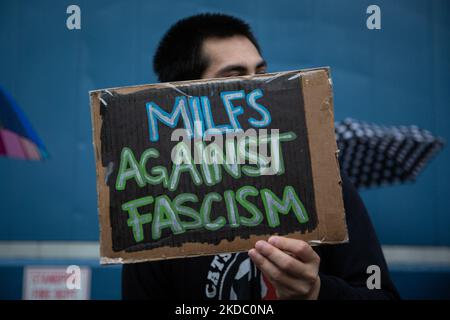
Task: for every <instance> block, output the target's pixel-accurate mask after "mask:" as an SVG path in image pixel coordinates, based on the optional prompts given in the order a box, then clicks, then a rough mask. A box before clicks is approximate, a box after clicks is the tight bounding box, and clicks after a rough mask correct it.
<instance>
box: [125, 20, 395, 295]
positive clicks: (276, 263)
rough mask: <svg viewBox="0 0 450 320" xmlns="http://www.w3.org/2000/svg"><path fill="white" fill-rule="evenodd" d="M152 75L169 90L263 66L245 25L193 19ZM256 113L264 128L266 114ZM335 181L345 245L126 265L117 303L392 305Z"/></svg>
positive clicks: (281, 241)
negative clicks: (246, 301)
mask: <svg viewBox="0 0 450 320" xmlns="http://www.w3.org/2000/svg"><path fill="white" fill-rule="evenodd" d="M154 69H155V72H156V74H157V75H158V77H159V80H160V81H161V82H172V81H182V80H193V79H208V78H222V77H232V76H244V75H254V74H262V73H265V72H266V69H267V63H266V61H265V60H264V59H263V58H262V56H261V49H260V46H259V44H258V42H257V41H256V39H255V37H254V35H253V33H252V32H251V30H250V27H249V26H248V25H247V24H246V23H245V22H243V21H242V20H240V19H237V18H235V17H232V16H228V15H223V14H200V15H196V16H192V17H189V18H186V19H183V20H180V21H179V22H177V23H176V24H175V25H173V26H172V27H171V28H170V29H169V31H168V32H167V33H166V35H165V36H164V37H163V39H162V40H161V42H160V44H159V47H158V49H157V52H156V54H155V57H154ZM250 94H251V95H255V97H253V98H252V99H254V100H251V101H252V102H253V103H254V102H255V101H256V99H257V97H258V95H259V94H261V93H259V92H252V93H250ZM226 99H228V98H227V97H225V98H224V100H223V101H224V103H225V104H226V103H227V100H226ZM254 106H256V107H255V108H256V109H257V108H258V107H257V104H256V103H254ZM175 107H177V105H175ZM147 108H148V109H147V111H148V114H149V123H150V127H151V128H152V127H153V128H155V129H154V130H153V131H151V135H150V139H153V140H152V141H156V140H157V139H158V131H157V130H156V126H152V125H151V123H152V122H151V121H154V119H156V118H151V117H159V119H161V118H163V116H164V114H163V113H162V112H161V111H160V110H159V109H158V106H157V105H150V106H147ZM180 110H181V109H180ZM257 111H258V112H259V113H260V115H261V121H263V122H264V121H265V122H266V123H268V122H269V120H270V119H269V115H268V114H267V113H266V110H264V109H263V108H261V107H259V109H258V110H257ZM158 112H159V113H158ZM232 112H234V111H233V110H232ZM239 112H241V111H240V110H238V111H236V114H237V113H239ZM180 114H182V113H181V111H180ZM166 118H167V117H166ZM152 119H153V120H152ZM167 119H168V120H167V121H169V120H170V119H169V118H167ZM233 119H234V120H236V119H235V118H234V116H233V115H232V116H231V117H230V124H229V126H231V127H235V128H236V127H238V126H239V123H237V122H236V121H235V122H233ZM154 123H156V122H154ZM167 123H168V124H169V125H171V123H170V122H167ZM255 123H256V122H255ZM256 124H257V123H256ZM209 125H210V126H212V125H211V124H209ZM192 132H194V131H192ZM342 180H343V198H344V206H345V211H346V220H347V227H348V234H349V242H348V243H345V244H339V245H322V246H317V247H311V245H310V244H308V243H307V242H305V241H302V240H297V239H292V238H288V237H282V236H272V237H270V238H269V239H268V240H267V241H264V240H260V241H258V242H256V244H255V247H254V248H252V249H251V250H249V251H248V253H225V254H219V255H215V256H203V257H198V258H182V259H174V260H167V261H157V262H145V263H132V264H126V265H124V266H123V270H122V295H123V298H124V299H177V298H178V299H274V298H278V299H397V298H399V295H398V293H397V290H396V289H395V287H394V285H393V283H392V281H391V280H390V276H389V271H388V268H387V265H386V262H385V259H384V257H383V253H382V251H381V247H380V244H379V242H378V240H377V237H376V234H375V231H374V230H373V227H372V224H371V222H370V219H369V216H368V214H367V212H366V209H365V207H364V204H363V203H362V201H361V199H360V197H359V195H358V193H357V191H356V190H355V188H354V187H353V186H352V185H351V183H350V182H349V180H348V179H347V178H346V177H345V176H342ZM119 182H120V181H119ZM168 184H169V182H168ZM119 187H121V185H120V184H119ZM230 199H231V198H230ZM225 201H229V200H227V199H225ZM128 206H130V205H128ZM127 208H128V209H129V208H131V207H127ZM130 210H131V209H130ZM374 266H375V269H376V270H377V273H376V274H374V275H373V277H372V278H370V277H371V274H370V273H367V270H371V269H373V268H374Z"/></svg>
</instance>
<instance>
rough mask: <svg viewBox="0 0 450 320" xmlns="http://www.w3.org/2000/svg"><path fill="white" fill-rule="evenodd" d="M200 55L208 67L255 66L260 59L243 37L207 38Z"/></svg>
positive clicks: (254, 48) (247, 40) (251, 45)
mask: <svg viewBox="0 0 450 320" xmlns="http://www.w3.org/2000/svg"><path fill="white" fill-rule="evenodd" d="M202 53H203V55H204V56H205V57H206V58H207V59H208V61H209V65H210V66H213V65H214V66H215V67H217V68H221V67H223V66H225V65H229V64H236V65H256V64H258V63H259V62H261V60H262V57H261V55H260V54H259V52H258V50H257V49H256V47H255V46H254V44H253V43H252V42H251V41H250V40H249V39H248V38H247V37H244V36H232V37H229V38H208V39H206V40H205V41H204V42H203V45H202Z"/></svg>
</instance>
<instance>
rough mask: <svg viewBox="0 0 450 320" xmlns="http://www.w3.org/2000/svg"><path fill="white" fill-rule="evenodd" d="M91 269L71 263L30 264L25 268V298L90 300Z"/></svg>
mask: <svg viewBox="0 0 450 320" xmlns="http://www.w3.org/2000/svg"><path fill="white" fill-rule="evenodd" d="M90 284H91V270H90V268H86V267H79V266H76V265H71V266H67V267H62V266H56V267H50V266H28V267H25V269H24V276H23V299H24V300H88V299H89V296H90Z"/></svg>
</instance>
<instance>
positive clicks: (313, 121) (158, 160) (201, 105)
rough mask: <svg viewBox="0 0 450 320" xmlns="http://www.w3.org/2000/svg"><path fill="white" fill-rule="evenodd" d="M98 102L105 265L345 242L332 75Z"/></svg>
mask: <svg viewBox="0 0 450 320" xmlns="http://www.w3.org/2000/svg"><path fill="white" fill-rule="evenodd" d="M90 98H91V109H92V110H91V111H92V121H93V140H94V150H95V157H96V167H97V189H98V206H99V218H100V219H99V220H100V244H101V246H100V247H101V262H102V263H128V262H137V261H144V260H156V259H165V258H175V257H187V256H198V255H206V254H215V253H222V252H236V251H244V250H248V249H250V248H251V247H252V246H253V245H254V243H255V242H256V241H257V240H259V239H267V238H268V237H269V236H270V235H273V234H278V235H283V236H288V237H292V238H298V239H304V240H305V241H309V242H310V243H313V244H320V243H340V242H344V241H346V240H347V231H346V226H345V214H344V208H343V201H342V190H341V180H340V174H339V167H338V162H337V158H336V153H337V147H336V141H335V135H334V119H333V100H332V99H333V98H332V90H331V85H330V80H329V72H328V69H326V68H322V69H311V70H304V71H290V72H282V73H273V74H264V75H256V76H245V77H237V78H224V79H210V80H196V81H184V82H176V83H160V84H153V85H144V86H135V87H123V88H115V89H105V90H97V91H92V92H90Z"/></svg>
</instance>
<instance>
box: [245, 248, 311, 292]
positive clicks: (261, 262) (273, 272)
mask: <svg viewBox="0 0 450 320" xmlns="http://www.w3.org/2000/svg"><path fill="white" fill-rule="evenodd" d="M248 255H249V256H250V259H252V261H253V263H254V264H255V265H256V267H257V268H258V269H259V270H260V271H261V272H262V273H263V274H264V276H265V277H267V278H268V279H269V281H270V282H271V283H272V284H273V285H274V286H275V287H276V289H277V291H278V290H279V291H281V292H284V293H286V294H288V295H294V293H295V292H299V290H300V293H301V294H306V293H307V291H308V287H307V285H306V284H305V283H303V282H302V281H299V280H298V279H295V278H292V277H290V276H289V275H287V274H286V273H284V272H283V271H282V270H280V269H279V268H277V266H275V265H274V264H273V263H271V262H270V261H269V260H268V259H266V258H265V257H264V256H263V255H262V254H260V253H259V252H258V251H257V250H256V249H251V250H249V252H248Z"/></svg>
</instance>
